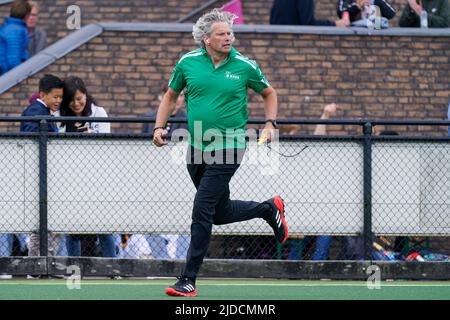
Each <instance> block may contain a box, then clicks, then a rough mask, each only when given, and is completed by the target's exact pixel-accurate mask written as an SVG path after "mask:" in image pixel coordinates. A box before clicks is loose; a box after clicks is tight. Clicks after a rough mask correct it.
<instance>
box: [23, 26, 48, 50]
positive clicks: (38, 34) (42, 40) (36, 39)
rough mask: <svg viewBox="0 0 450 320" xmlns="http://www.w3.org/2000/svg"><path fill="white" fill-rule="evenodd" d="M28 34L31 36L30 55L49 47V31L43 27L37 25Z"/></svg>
mask: <svg viewBox="0 0 450 320" xmlns="http://www.w3.org/2000/svg"><path fill="white" fill-rule="evenodd" d="M28 35H29V37H30V44H29V46H28V53H29V54H30V57H32V56H34V55H35V54H36V53H38V52H39V51H42V50H44V49H45V47H47V33H46V32H45V31H44V30H43V29H42V28H40V27H35V28H34V30H33V31H32V32H29V34H28Z"/></svg>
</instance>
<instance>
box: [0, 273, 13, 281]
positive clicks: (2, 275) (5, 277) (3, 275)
mask: <svg viewBox="0 0 450 320" xmlns="http://www.w3.org/2000/svg"><path fill="white" fill-rule="evenodd" d="M9 279H12V275H10V274H0V280H9Z"/></svg>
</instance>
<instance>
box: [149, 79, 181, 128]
mask: <svg viewBox="0 0 450 320" xmlns="http://www.w3.org/2000/svg"><path fill="white" fill-rule="evenodd" d="M167 89H168V87H167V85H165V86H164V87H163V88H162V90H161V93H160V95H159V96H158V100H159V103H160V102H161V100H162V97H163V96H164V94H165V93H166V92H167ZM185 108H186V99H185V97H184V90H183V91H182V92H180V95H179V96H178V99H177V102H176V103H175V109H173V111H172V113H171V114H170V116H169V120H170V119H171V118H184V119H186V120H187V115H186V112H185V111H184V110H183V109H185ZM156 113H157V112H156V111H152V112H150V113H148V114H147V115H146V116H147V117H150V118H152V119H153V120H156ZM154 127H155V123H154V122H150V123H149V122H146V123H144V126H143V129H142V132H143V133H152V132H153V128H154ZM165 129H166V131H167V133H169V134H170V133H172V132H173V131H175V130H176V129H187V123H170V122H167V123H166V128H165Z"/></svg>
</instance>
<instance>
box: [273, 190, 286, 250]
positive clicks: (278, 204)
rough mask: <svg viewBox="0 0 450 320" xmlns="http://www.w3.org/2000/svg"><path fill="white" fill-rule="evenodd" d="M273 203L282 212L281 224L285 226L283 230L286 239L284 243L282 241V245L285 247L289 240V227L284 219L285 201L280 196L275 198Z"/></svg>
mask: <svg viewBox="0 0 450 320" xmlns="http://www.w3.org/2000/svg"><path fill="white" fill-rule="evenodd" d="M273 202H274V204H275V206H276V207H277V208H278V210H280V213H281V223H282V224H283V228H284V238H283V241H281V242H280V243H281V244H282V245H283V244H284V243H285V242H286V240H287V238H288V234H289V231H288V226H287V223H286V219H285V218H284V201H283V199H282V198H281V197H280V196H275V197H274V199H273Z"/></svg>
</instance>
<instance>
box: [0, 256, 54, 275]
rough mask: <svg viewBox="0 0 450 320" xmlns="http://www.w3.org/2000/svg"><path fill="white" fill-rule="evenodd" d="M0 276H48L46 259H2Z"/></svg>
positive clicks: (0, 261) (0, 260) (0, 258)
mask: <svg viewBox="0 0 450 320" xmlns="http://www.w3.org/2000/svg"><path fill="white" fill-rule="evenodd" d="M0 274H11V275H18V276H24V275H28V274H30V275H36V274H47V258H46V257H11V258H10V257H0Z"/></svg>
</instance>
